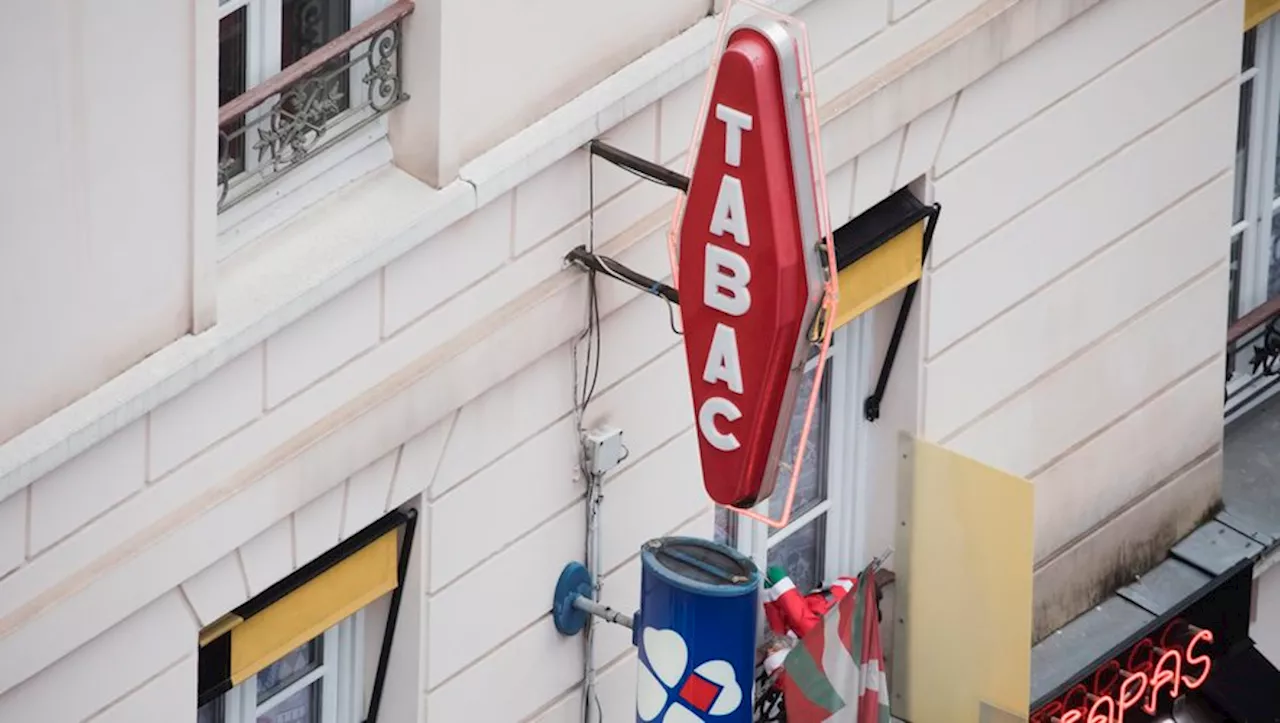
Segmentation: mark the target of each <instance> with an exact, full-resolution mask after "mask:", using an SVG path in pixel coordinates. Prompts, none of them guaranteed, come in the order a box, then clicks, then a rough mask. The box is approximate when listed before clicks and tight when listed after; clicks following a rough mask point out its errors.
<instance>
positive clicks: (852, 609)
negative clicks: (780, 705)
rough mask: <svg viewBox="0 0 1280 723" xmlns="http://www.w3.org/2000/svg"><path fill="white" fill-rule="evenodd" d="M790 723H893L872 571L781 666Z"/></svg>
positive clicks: (802, 640)
mask: <svg viewBox="0 0 1280 723" xmlns="http://www.w3.org/2000/svg"><path fill="white" fill-rule="evenodd" d="M782 667H783V670H784V671H785V673H786V675H785V677H784V678H783V686H784V687H783V700H784V701H785V704H786V708H787V721H788V723H819V722H826V723H889V720H890V718H889V685H888V682H887V681H886V679H885V674H884V650H883V649H882V648H881V647H880V624H879V614H878V610H877V607H876V583H875V576H874V574H873V569H872V568H871V567H868V568H867V569H866V570H864V571H863V572H862V574H861V575H858V579H857V582H856V584H855V586H854V592H853V594H849V595H845V596H843V597H841V598H840V600H839V602H837V603H836V605H835V606H834V607H832V608H831V609H830V610H829V611H827V613H826V614H825V615H824V616H823V618H822V624H821V625H816V626H814V627H813V628H812V629H811V630H809V631H808V632H807V633H806V634H805V635H803V636H802V637H801V638H800V643H799V644H798V645H796V647H794V648H792V650H791V652H790V653H789V654H788V655H787V657H786V660H785V661H784V662H783V664H782Z"/></svg>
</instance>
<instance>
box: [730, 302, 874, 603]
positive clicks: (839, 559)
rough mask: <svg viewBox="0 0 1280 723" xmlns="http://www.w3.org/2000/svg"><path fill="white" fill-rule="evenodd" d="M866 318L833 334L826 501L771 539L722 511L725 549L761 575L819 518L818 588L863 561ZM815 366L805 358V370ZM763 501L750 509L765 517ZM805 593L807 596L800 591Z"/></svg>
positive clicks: (765, 529) (762, 528) (759, 526)
mask: <svg viewBox="0 0 1280 723" xmlns="http://www.w3.org/2000/svg"><path fill="white" fill-rule="evenodd" d="M870 317H871V314H870V313H867V314H862V315H861V316H859V317H857V318H855V319H853V320H852V321H850V322H849V323H848V324H846V325H844V326H843V327H840V328H839V329H836V330H835V332H834V334H833V336H832V339H831V347H830V350H829V356H828V359H827V366H826V370H825V374H826V375H827V378H826V382H827V383H828V384H830V385H831V386H830V390H829V392H828V397H827V399H828V404H827V408H826V414H827V419H826V423H827V450H826V455H825V456H826V465H825V469H824V470H823V474H824V475H825V476H826V480H825V487H826V499H825V500H823V501H822V502H819V503H818V504H816V505H814V506H813V507H812V508H811V509H809V510H806V511H805V513H804V514H802V515H800V516H798V517H796V518H795V519H793V520H791V521H790V522H789V523H788V524H787V525H786V526H785V527H783V528H782V529H781V530H779V531H778V532H776V533H774V534H773V535H770V534H769V531H770V529H771V528H770V527H769V526H768V525H766V524H765V523H764V522H761V521H759V520H755V519H752V518H749V517H744V516H741V515H737V514H735V513H733V512H728V513H727V514H729V515H730V516H731V517H730V521H731V524H730V527H729V534H730V536H731V538H732V539H730V540H729V541H728V542H727V543H726V544H730V545H731V546H733V547H735V548H736V549H737V550H738V551H739V552H741V553H743V554H744V555H747V556H748V557H750V558H751V559H752V560H753V561H754V562H755V563H756V566H757V567H758V568H759V569H760V570H761V571H763V570H766V569H767V568H768V559H769V551H770V550H771V549H773V548H774V547H776V546H777V545H779V544H780V543H782V542H783V541H785V540H787V539H788V538H789V537H791V536H792V535H794V534H796V533H797V532H798V531H799V530H801V529H803V528H804V527H806V526H808V525H810V524H813V523H814V522H815V521H816V520H818V518H820V517H823V516H824V515H825V518H826V526H825V531H824V535H825V539H824V540H823V553H824V554H823V569H822V571H821V579H820V580H818V584H825V583H828V582H830V581H831V580H833V579H834V578H835V577H837V576H840V575H852V574H856V572H857V568H858V567H860V566H861V565H862V564H863V563H865V562H866V561H867V560H869V559H870V558H869V555H868V553H867V550H866V531H867V524H866V512H867V507H868V502H869V500H868V489H867V487H868V485H867V469H868V464H867V455H866V454H864V453H863V450H866V449H867V445H868V432H869V429H868V425H869V424H870V423H869V422H867V421H866V418H865V417H864V416H863V415H862V400H864V399H866V397H867V395H868V394H869V393H870V379H871V372H870V369H871V361H872V360H871V351H872V349H871V346H872V345H871V344H870V343H869V341H870V326H869V319H870ZM816 364H817V359H816V358H815V359H810V360H809V362H808V364H807V365H806V367H805V369H806V371H808V370H810V369H811V368H812V366H813V365H816ZM768 506H769V501H768V500H765V501H763V502H761V503H760V504H759V505H757V506H756V508H755V509H756V511H757V512H760V513H761V514H768ZM805 592H807V591H805Z"/></svg>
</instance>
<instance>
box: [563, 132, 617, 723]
mask: <svg viewBox="0 0 1280 723" xmlns="http://www.w3.org/2000/svg"><path fill="white" fill-rule="evenodd" d="M587 164H588V165H587V168H588V170H587V183H588V185H589V190H588V193H587V196H588V201H587V217H588V218H587V248H588V251H589V252H590V253H591V254H592V255H594V254H595V172H594V165H595V164H594V163H593V159H592V157H591V156H590V155H588V157H587ZM611 275H612V274H611ZM579 346H582V347H584V348H585V354H584V356H585V359H584V363H583V364H582V366H581V370H579V364H578V356H579V353H578V347H579ZM570 357H571V359H572V366H573V370H572V371H573V403H574V404H573V406H574V421H575V424H576V426H577V431H578V439H579V441H580V442H581V440H583V438H584V437H585V434H586V425H585V416H586V411H587V407H588V406H589V405H590V404H591V401H592V399H593V398H594V397H595V392H596V385H597V384H598V383H599V380H600V358H601V334H600V296H599V293H598V289H597V288H596V273H595V271H593V270H588V272H587V310H586V321H585V326H584V328H583V330H582V333H581V334H579V335H578V337H577V338H576V339H575V340H574V342H573V344H572V345H571V347H570ZM578 470H579V474H580V475H581V476H582V479H583V482H584V483H585V485H586V516H587V540H586V543H585V548H586V549H585V552H586V554H585V558H586V563H587V569H588V570H589V571H590V573H591V579H592V584H593V586H594V590H593V592H592V599H593V600H595V601H597V602H598V601H599V599H600V590H601V583H600V574H599V569H598V568H599V554H600V550H599V512H600V501H601V500H602V499H603V496H602V495H601V494H600V482H601V480H600V479H599V478H598V476H597V475H596V474H595V473H594V471H593V470H592V469H591V463H590V460H589V459H588V458H587V449H586V445H585V444H580V445H579V453H578ZM594 631H595V625H594V621H593V620H591V619H588V621H587V626H586V629H585V635H584V639H583V644H584V657H583V696H584V697H583V706H582V719H583V723H591V708H592V703H593V702H594V704H595V710H596V720H597V723H600V721H602V718H603V712H602V709H601V706H600V697H599V693H598V691H597V690H596V686H595V655H594V648H595V642H594V640H595V635H594Z"/></svg>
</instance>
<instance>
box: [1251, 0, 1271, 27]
mask: <svg viewBox="0 0 1280 723" xmlns="http://www.w3.org/2000/svg"><path fill="white" fill-rule="evenodd" d="M1277 11H1280V0H1244V29H1245V30H1248V29H1249V28H1252V27H1255V26H1257V25H1259V24H1260V23H1262V21H1264V20H1266V19H1267V18H1269V17H1271V16H1272V15H1275V14H1276V12H1277Z"/></svg>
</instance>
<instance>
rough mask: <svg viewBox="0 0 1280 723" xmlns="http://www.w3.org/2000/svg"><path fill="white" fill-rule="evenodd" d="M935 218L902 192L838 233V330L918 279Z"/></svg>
mask: <svg viewBox="0 0 1280 723" xmlns="http://www.w3.org/2000/svg"><path fill="white" fill-rule="evenodd" d="M934 215H935V211H934V209H932V208H930V207H929V206H926V205H924V204H923V203H921V202H920V200H919V199H917V198H916V197H915V196H914V195H913V194H912V193H911V191H909V190H908V189H905V188H904V189H901V190H899V191H898V192H896V193H894V194H893V195H891V196H889V197H888V198H886V199H884V200H883V201H881V202H880V203H877V204H876V205H875V206H872V207H871V208H870V209H868V210H867V211H866V212H865V213H863V214H860V215H859V216H858V217H857V218H855V219H853V220H852V221H850V222H849V223H846V224H845V225H844V226H841V227H840V228H838V229H836V231H835V233H834V234H833V236H834V240H835V246H836V265H837V267H838V271H837V273H836V281H837V283H838V284H839V288H840V299H839V303H838V304H837V305H836V317H835V325H836V328H839V327H841V326H844V325H845V324H848V323H849V322H850V321H853V320H854V319H856V318H857V317H858V316H860V315H861V314H863V313H864V312H866V311H867V310H868V309H870V308H871V307H873V306H875V305H876V304H879V303H880V302H882V301H884V300H885V299H887V298H889V297H890V296H893V295H894V294H896V293H898V292H899V291H902V290H903V289H905V288H906V287H907V286H910V285H911V284H912V283H915V282H916V281H919V280H920V273H921V266H922V264H923V263H924V255H925V252H926V248H925V244H926V240H927V238H928V235H929V224H930V223H932V221H931V219H932V218H933V217H934Z"/></svg>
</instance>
